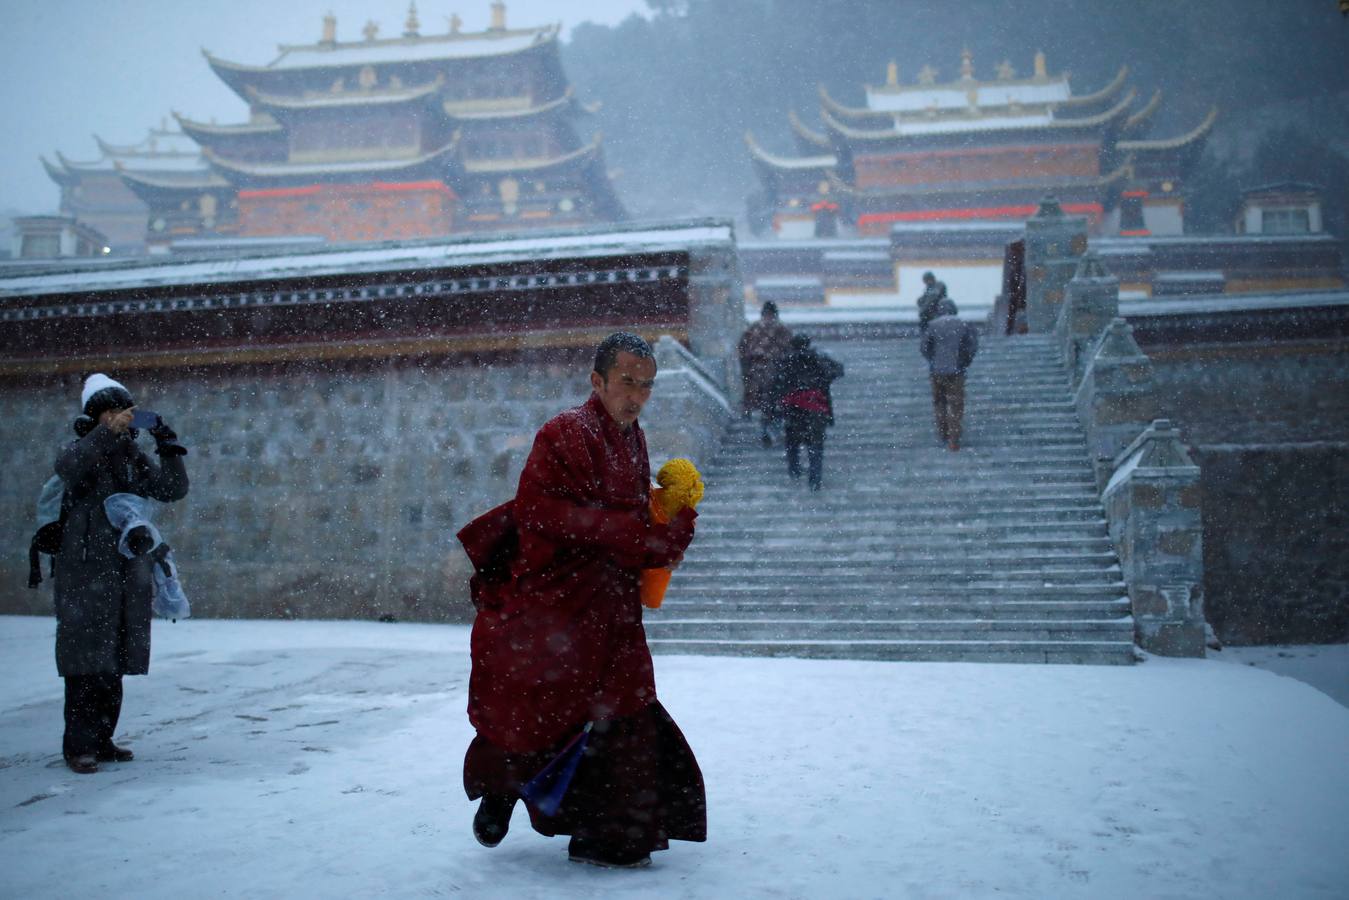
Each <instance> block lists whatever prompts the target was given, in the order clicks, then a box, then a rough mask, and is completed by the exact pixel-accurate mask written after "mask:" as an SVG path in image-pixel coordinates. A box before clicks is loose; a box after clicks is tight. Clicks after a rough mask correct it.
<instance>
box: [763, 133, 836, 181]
mask: <svg viewBox="0 0 1349 900" xmlns="http://www.w3.org/2000/svg"><path fill="white" fill-rule="evenodd" d="M745 144H746V145H747V146H748V147H749V153H750V156H752V157H753V158H754V160H755V161H756V162H759V163H762V164H763V165H765V166H768V167H769V168H770V169H778V170H782V171H796V172H799V171H810V170H819V171H820V172H821V173H823V172H824V170H826V169H832V168H833V167H835V166H837V165H838V156H837V155H835V154H833V153H828V154H822V155H820V156H797V157H787V156H777V155H775V154H773V153H769V152H768V151H767V150H765V149H764V148H763V147H762V146H761V145H760V144H759V142H758V141H756V140H755V139H754V135H753V134H751V133H750V132H748V131H747V132H745Z"/></svg>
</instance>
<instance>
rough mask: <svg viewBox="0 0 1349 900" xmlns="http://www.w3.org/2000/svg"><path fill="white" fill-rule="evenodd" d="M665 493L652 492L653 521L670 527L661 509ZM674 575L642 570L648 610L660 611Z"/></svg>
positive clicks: (643, 601) (653, 570)
mask: <svg viewBox="0 0 1349 900" xmlns="http://www.w3.org/2000/svg"><path fill="white" fill-rule="evenodd" d="M664 492H665V488H656V489H655V490H653V491H652V492H651V521H653V522H655V523H656V524H657V525H668V524H669V522H670V518H669V517H668V516H667V515H665V510H664V509H663V508H661V505H660V502H659V497H658V495H659V494H662V493H664ZM673 574H674V571H673V570H671V569H667V568H664V567H663V566H662V567H661V568H659V569H643V570H642V605H643V606H645V607H646V608H647V609H660V604H661V601H663V600H664V599H665V589H666V588H667V587H669V586H670V576H671V575H673Z"/></svg>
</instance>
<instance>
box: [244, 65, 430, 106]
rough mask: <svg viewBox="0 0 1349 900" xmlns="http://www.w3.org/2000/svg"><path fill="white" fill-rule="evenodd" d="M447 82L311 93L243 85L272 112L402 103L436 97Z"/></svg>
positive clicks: (256, 102) (254, 100) (250, 96)
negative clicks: (275, 91) (294, 93)
mask: <svg viewBox="0 0 1349 900" xmlns="http://www.w3.org/2000/svg"><path fill="white" fill-rule="evenodd" d="M444 86H445V76H444V75H443V74H441V75H439V76H437V77H436V78H435V79H434V80H433V81H430V82H428V83H426V84H422V85H417V86H415V87H399V88H391V87H382V88H372V89H370V90H354V91H335V92H324V93H308V94H304V95H302V96H288V95H283V94H270V93H267V92H265V91H260V90H258V89H257V88H256V87H253V86H252V85H248V86H247V87H245V88H244V93H246V94H247V95H248V99H249V102H250V103H252V104H254V105H256V106H259V107H261V108H262V109H264V110H267V111H268V112H272V113H278V112H279V113H282V114H284V113H287V112H295V111H301V110H304V111H310V110H320V109H350V108H352V107H359V106H400V105H405V104H411V103H419V102H422V101H425V100H428V99H431V98H432V97H434V96H435V95H436V94H437V92H439V91H440V89H441V88H442V87H444Z"/></svg>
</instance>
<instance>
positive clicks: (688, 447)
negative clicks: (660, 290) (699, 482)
mask: <svg viewBox="0 0 1349 900" xmlns="http://www.w3.org/2000/svg"><path fill="white" fill-rule="evenodd" d="M655 351H656V366H657V370H656V389H655V390H654V391H653V392H652V394H651V401H650V402H649V403H648V404H647V407H646V409H645V410H644V411H643V413H642V428H643V429H644V430H645V431H646V437H647V446H648V449H649V450H650V453H651V468H652V470H653V471H654V470H655V469H657V468H659V467H660V465H661V463H663V462H664V461H665V460H667V459H671V458H673V457H676V456H685V457H688V458H689V459H691V460H693V462H694V464H695V465H697V466H698V467H699V468H700V469H702V468H706V467H707V466H708V465H709V464H710V463H711V462H712V458H713V457H714V456H715V455H716V452H717V449H718V448H719V447H720V446H721V439H722V436H723V435H724V434H725V433H726V429H727V427H729V426H730V424H731V421H732V419H733V417H734V410H733V409H732V407H731V403H730V401H729V400H728V399H727V397H726V392H725V390H724V389H723V388H722V387H721V386H720V385H719V384H718V383H717V381H716V379H714V377H713V376H712V374H711V373H710V372H709V371H708V369H707V367H705V366H704V365H703V364H702V362H701V361H700V360H699V359H698V358H697V357H696V356H694V355H693V354H692V353H690V352H689V351H688V349H686V348H685V347H684V345H683V344H681V343H679V342H678V341H676V340H675V339H674V338H672V337H670V336H669V335H662V336H661V338H660V340H659V341H657V342H656V346H655Z"/></svg>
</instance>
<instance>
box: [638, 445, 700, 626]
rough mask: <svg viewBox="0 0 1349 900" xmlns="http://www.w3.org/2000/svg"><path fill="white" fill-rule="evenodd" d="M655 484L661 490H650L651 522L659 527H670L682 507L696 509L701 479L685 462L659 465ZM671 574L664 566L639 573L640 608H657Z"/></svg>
mask: <svg viewBox="0 0 1349 900" xmlns="http://www.w3.org/2000/svg"><path fill="white" fill-rule="evenodd" d="M656 483H657V484H659V485H660V487H658V488H654V489H653V490H652V491H651V521H653V522H655V523H656V524H658V525H667V524H669V522H670V520H671V519H673V518H674V517H675V514H676V513H678V512H679V511H680V510H681V509H683V508H684V507H685V506H697V505H698V501H699V500H701V499H703V478H702V476H701V475H699V474H698V470H697V468H695V467H694V465H693V463H692V462H690V461H689V460H687V459H683V458H677V459H672V460H670V461H669V462H667V463H666V464H665V465H663V466H661V467H660V471H659V472H657V473H656ZM673 574H674V572H673V571H672V570H670V569H666V568H663V567H662V568H659V569H643V570H642V605H643V606H645V607H646V608H647V609H660V604H661V601H663V600H664V599H665V589H666V588H667V587H669V586H670V576H671V575H673Z"/></svg>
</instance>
